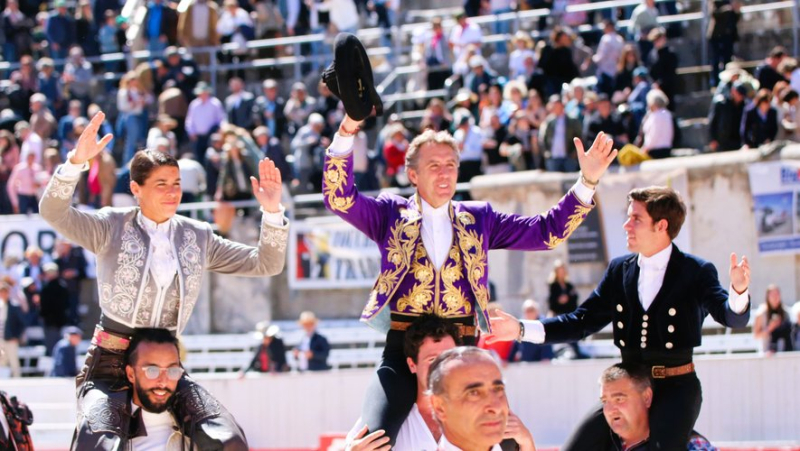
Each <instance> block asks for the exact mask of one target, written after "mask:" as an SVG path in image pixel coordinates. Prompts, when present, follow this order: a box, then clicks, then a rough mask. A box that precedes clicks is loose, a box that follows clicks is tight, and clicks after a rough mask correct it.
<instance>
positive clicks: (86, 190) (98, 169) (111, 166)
mask: <svg viewBox="0 0 800 451" xmlns="http://www.w3.org/2000/svg"><path fill="white" fill-rule="evenodd" d="M88 124H89V120H88V119H86V118H84V117H82V118H79V119H78V120H76V121H75V133H76V134H78V136H80V133H83V130H84V129H85V128H86V126H87V125H88ZM88 163H89V170H88V171H86V172H83V173H82V174H81V181H80V183H78V199H79V202H80V203H81V204H83V205H89V206H92V207H94V208H103V207H111V206H112V205H111V198H112V196H113V194H114V186H115V185H116V184H117V162H116V161H115V160H114V157H113V156H111V153H110V152H101V153H99V154H98V155H96V156H95V157H94V158H92V159H91V160H89V162H88Z"/></svg>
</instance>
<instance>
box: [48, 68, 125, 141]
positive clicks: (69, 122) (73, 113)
mask: <svg viewBox="0 0 800 451" xmlns="http://www.w3.org/2000/svg"><path fill="white" fill-rule="evenodd" d="M123 78H124V77H123ZM117 108H119V106H118V107H117ZM82 116H83V104H82V103H81V101H80V100H70V102H69V104H68V107H67V114H65V115H63V116H61V119H59V120H58V130H57V132H56V138H57V139H58V141H61V142H63V141H65V140H66V139H68V138H69V137H70V136H71V135H72V126H73V123H74V122H75V119H77V118H79V117H82Z"/></svg>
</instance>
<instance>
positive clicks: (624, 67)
mask: <svg viewBox="0 0 800 451" xmlns="http://www.w3.org/2000/svg"><path fill="white" fill-rule="evenodd" d="M641 65H642V62H641V60H640V59H639V54H638V53H637V50H636V46H635V45H633V44H625V46H624V47H622V53H620V56H619V60H617V75H616V77H615V80H614V95H615V96H616V93H617V92H620V93H625V94H622V95H623V96H625V97H627V95H628V94H629V93H630V91H631V90H632V89H633V87H634V83H633V71H634V70H635V69H636V68H637V67H640V66H641ZM615 103H616V102H615Z"/></svg>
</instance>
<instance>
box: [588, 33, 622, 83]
mask: <svg viewBox="0 0 800 451" xmlns="http://www.w3.org/2000/svg"><path fill="white" fill-rule="evenodd" d="M603 32H604V33H603V37H602V38H600V44H598V45H597V52H596V53H595V54H594V56H592V61H594V63H595V64H596V65H597V91H598V92H602V93H605V94H607V95H608V96H609V97H611V96H612V95H614V88H615V86H614V82H615V77H616V76H617V63H618V62H619V58H620V55H621V54H622V48H623V47H624V46H625V40H624V39H622V36H620V35H619V33H617V27H616V26H615V25H614V22H613V21H612V20H611V19H606V20H604V21H603Z"/></svg>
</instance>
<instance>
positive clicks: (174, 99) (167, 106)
mask: <svg viewBox="0 0 800 451" xmlns="http://www.w3.org/2000/svg"><path fill="white" fill-rule="evenodd" d="M164 87H165V88H164V90H163V91H162V92H161V94H159V95H158V116H167V117H170V118H172V119H174V120H175V122H176V123H177V124H176V126H175V129H174V130H173V131H174V133H175V138H176V140H177V141H178V145H182V144H184V143H185V142H186V129H185V123H186V113H187V112H188V111H189V102H187V101H186V97H185V96H184V95H183V92H182V91H181V90H180V89H179V88H177V87H175V82H174V81H172V80H170V81H168V82H167V83H166V84H165V85H164Z"/></svg>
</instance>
